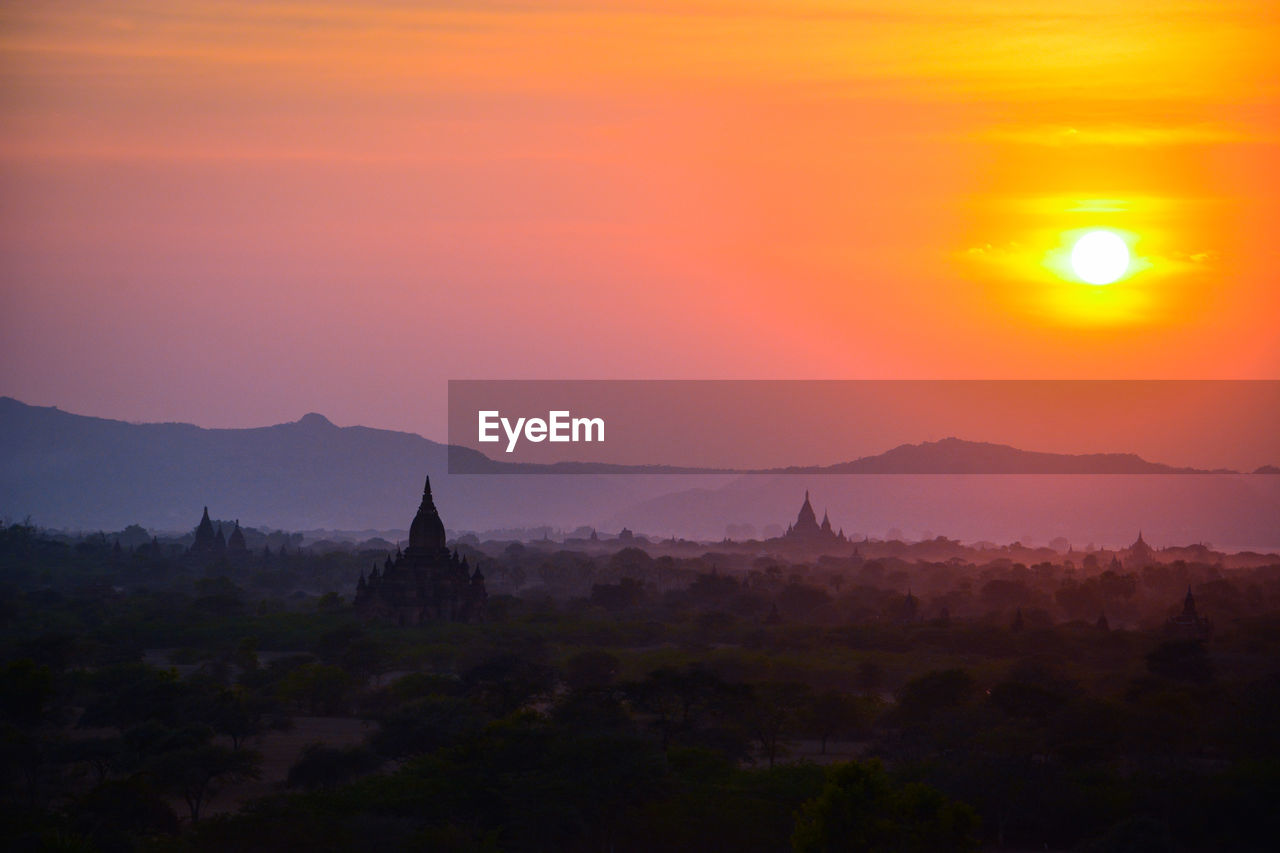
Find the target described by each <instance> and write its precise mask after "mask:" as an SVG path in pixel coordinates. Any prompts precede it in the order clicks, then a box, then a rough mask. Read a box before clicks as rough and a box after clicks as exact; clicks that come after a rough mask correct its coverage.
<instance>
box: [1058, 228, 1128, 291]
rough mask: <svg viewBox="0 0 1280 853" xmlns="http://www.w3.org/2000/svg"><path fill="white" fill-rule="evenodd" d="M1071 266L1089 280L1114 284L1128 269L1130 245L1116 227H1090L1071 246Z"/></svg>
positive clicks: (1091, 282) (1083, 278) (1081, 277)
mask: <svg viewBox="0 0 1280 853" xmlns="http://www.w3.org/2000/svg"><path fill="white" fill-rule="evenodd" d="M1071 269H1072V270H1073V271H1074V272H1075V274H1076V275H1077V276H1079V277H1080V279H1081V280H1082V281H1087V282H1088V283H1089V284H1111V282H1113V281H1115V280H1117V279H1119V278H1120V277H1121V276H1122V275H1124V274H1125V273H1126V272H1127V271H1128V269H1129V246H1128V244H1127V243H1125V241H1124V240H1123V239H1121V237H1120V235H1119V234H1116V233H1115V232H1114V231H1090V232H1089V233H1088V234H1085V235H1084V236H1083V237H1081V238H1080V239H1079V240H1076V244H1075V246H1073V247H1072V249H1071Z"/></svg>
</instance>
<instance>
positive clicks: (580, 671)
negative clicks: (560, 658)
mask: <svg viewBox="0 0 1280 853" xmlns="http://www.w3.org/2000/svg"><path fill="white" fill-rule="evenodd" d="M618 666H619V664H618V659H617V658H616V657H614V656H613V655H611V654H609V653H608V652H605V651H600V650H599V649H587V650H586V651H581V652H578V653H577V654H575V655H574V656H573V657H571V658H569V659H568V660H567V661H565V665H564V680H565V683H566V684H568V685H569V687H570V688H571V689H573V690H582V689H587V688H595V687H604V686H605V685H607V684H610V683H612V682H613V680H614V678H616V677H617V675H618Z"/></svg>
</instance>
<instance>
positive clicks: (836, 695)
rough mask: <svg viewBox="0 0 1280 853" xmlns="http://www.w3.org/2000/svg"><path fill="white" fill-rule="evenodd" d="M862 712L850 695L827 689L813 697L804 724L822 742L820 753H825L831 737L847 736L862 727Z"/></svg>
mask: <svg viewBox="0 0 1280 853" xmlns="http://www.w3.org/2000/svg"><path fill="white" fill-rule="evenodd" d="M862 722H863V720H862V713H861V709H860V708H859V707H858V702H857V700H856V699H854V698H853V697H852V696H849V695H848V694H845V693H841V692H840V691H839V690H828V691H826V692H825V693H823V694H821V695H820V696H818V697H817V698H816V699H814V701H813V703H812V704H811V705H810V706H809V709H808V713H807V714H806V715H805V725H806V726H807V727H808V729H809V731H810V732H811V733H812V734H815V735H817V736H818V739H819V740H820V741H821V743H822V754H823V755H826V754H827V741H828V740H830V739H831V738H833V737H840V736H842V735H844V736H847V735H850V734H853V733H854V732H856V731H858V730H859V729H860V728H861V727H862Z"/></svg>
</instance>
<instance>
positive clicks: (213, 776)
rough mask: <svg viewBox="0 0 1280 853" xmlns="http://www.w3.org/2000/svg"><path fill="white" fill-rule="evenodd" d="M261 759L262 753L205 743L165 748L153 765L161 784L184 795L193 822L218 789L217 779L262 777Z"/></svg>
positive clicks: (173, 791) (240, 780)
mask: <svg viewBox="0 0 1280 853" xmlns="http://www.w3.org/2000/svg"><path fill="white" fill-rule="evenodd" d="M261 762H262V756H260V755H259V754H258V753H256V752H251V751H249V750H245V749H228V748H226V747H225V746H218V745H216V744H206V745H204V746H197V747H192V748H187V749H175V750H171V751H169V752H165V753H163V754H161V755H160V756H158V757H157V758H156V759H155V761H153V762H152V764H151V768H150V769H151V773H152V775H153V776H154V777H155V779H156V781H157V782H158V784H159V785H160V786H161V787H162V788H164V789H165V790H168V791H171V792H172V793H174V794H176V795H178V796H180V797H182V799H183V800H184V801H185V802H186V804H187V809H188V810H189V811H190V813H191V822H192V823H196V822H198V821H199V820H200V809H201V807H202V806H203V805H204V803H205V802H207V801H208V800H209V799H210V798H212V797H213V796H214V795H215V794H216V793H217V787H216V785H217V784H218V783H222V782H230V783H233V784H234V783H237V782H243V781H245V780H248V779H259V778H261V771H260V770H259V765H260V764H261Z"/></svg>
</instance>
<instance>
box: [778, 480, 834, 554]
mask: <svg viewBox="0 0 1280 853" xmlns="http://www.w3.org/2000/svg"><path fill="white" fill-rule="evenodd" d="M778 541H780V542H783V543H785V544H787V545H797V546H801V547H805V548H821V547H824V546H829V545H844V544H846V543H847V542H848V540H847V539H845V536H844V529H843V528H842V529H841V530H840V531H839V532H838V533H837V532H836V531H834V530H832V528H831V518H830V516H829V515H828V514H827V512H826V511H825V510H824V511H823V513H822V523H821V524H819V523H818V516H817V514H816V513H815V512H814V511H813V504H811V503H810V502H809V492H808V490H807V489H806V490H805V493H804V503H803V504H801V505H800V512H799V514H798V515H797V516H796V521H795V523H794V524H792V525H790V526H789V527H787V532H786V533H784V534H783V535H782V536H781V538H780V539H779V540H778Z"/></svg>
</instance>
